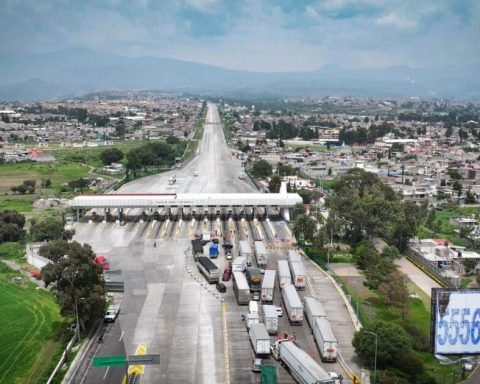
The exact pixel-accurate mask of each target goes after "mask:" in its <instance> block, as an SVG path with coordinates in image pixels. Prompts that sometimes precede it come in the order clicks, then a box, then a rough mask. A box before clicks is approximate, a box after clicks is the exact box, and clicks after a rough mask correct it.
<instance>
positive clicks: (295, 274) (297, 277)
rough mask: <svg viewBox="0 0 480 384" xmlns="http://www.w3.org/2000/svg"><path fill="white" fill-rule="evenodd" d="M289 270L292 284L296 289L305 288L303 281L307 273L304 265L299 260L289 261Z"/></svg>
mask: <svg viewBox="0 0 480 384" xmlns="http://www.w3.org/2000/svg"><path fill="white" fill-rule="evenodd" d="M290 272H291V273H292V280H293V285H295V288H297V289H305V282H306V280H307V274H306V272H305V267H304V266H303V263H302V262H301V261H293V262H291V263H290Z"/></svg>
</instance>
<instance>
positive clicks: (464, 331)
mask: <svg viewBox="0 0 480 384" xmlns="http://www.w3.org/2000/svg"><path fill="white" fill-rule="evenodd" d="M431 342H432V347H433V352H434V353H435V354H439V355H444V354H448V355H455V354H460V355H466V354H480V289H453V288H434V289H432V323H431Z"/></svg>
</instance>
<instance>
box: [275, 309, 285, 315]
mask: <svg viewBox="0 0 480 384" xmlns="http://www.w3.org/2000/svg"><path fill="white" fill-rule="evenodd" d="M275 310H276V311H277V315H278V317H282V316H283V309H282V307H275Z"/></svg>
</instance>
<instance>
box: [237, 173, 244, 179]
mask: <svg viewBox="0 0 480 384" xmlns="http://www.w3.org/2000/svg"><path fill="white" fill-rule="evenodd" d="M238 178H239V179H240V180H244V179H245V173H243V172H240V173H239V174H238Z"/></svg>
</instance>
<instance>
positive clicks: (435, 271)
mask: <svg viewBox="0 0 480 384" xmlns="http://www.w3.org/2000/svg"><path fill="white" fill-rule="evenodd" d="M406 253H407V255H408V258H409V259H410V260H411V261H412V262H413V263H414V264H416V265H417V266H418V267H419V268H420V269H422V270H423V271H424V272H425V273H427V275H429V276H430V277H431V278H432V279H433V280H435V281H436V282H437V283H439V284H440V285H442V286H444V287H447V288H456V284H455V281H456V279H453V278H450V277H448V276H445V275H444V274H443V273H442V270H441V269H440V268H438V266H437V265H435V263H432V262H431V261H429V260H427V259H425V257H423V256H422V255H421V254H420V252H418V251H417V250H416V249H415V248H413V247H412V246H409V247H408V249H407V252H406Z"/></svg>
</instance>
